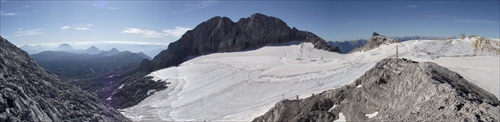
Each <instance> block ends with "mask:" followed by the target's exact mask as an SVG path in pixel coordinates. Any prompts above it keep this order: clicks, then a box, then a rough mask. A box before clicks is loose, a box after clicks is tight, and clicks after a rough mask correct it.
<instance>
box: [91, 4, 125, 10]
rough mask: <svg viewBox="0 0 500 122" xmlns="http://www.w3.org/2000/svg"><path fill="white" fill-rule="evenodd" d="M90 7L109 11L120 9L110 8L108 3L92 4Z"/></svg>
mask: <svg viewBox="0 0 500 122" xmlns="http://www.w3.org/2000/svg"><path fill="white" fill-rule="evenodd" d="M90 5H92V6H94V7H97V8H104V9H108V10H116V9H118V8H117V7H113V6H108V5H107V4H106V3H96V4H90Z"/></svg>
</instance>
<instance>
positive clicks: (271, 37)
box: [143, 13, 338, 70]
mask: <svg viewBox="0 0 500 122" xmlns="http://www.w3.org/2000/svg"><path fill="white" fill-rule="evenodd" d="M290 41H303V42H310V43H313V45H314V48H317V49H323V50H327V51H332V52H334V51H336V52H338V48H336V47H330V46H328V45H327V43H326V41H325V40H324V39H322V38H320V37H318V36H317V35H315V34H313V33H311V32H307V31H300V30H298V29H296V28H294V29H292V28H290V27H289V26H288V25H287V24H286V23H285V22H284V21H283V20H281V19H279V18H276V17H271V16H267V15H264V14H261V13H256V14H253V15H252V16H251V17H247V18H241V19H240V20H239V21H238V22H236V23H234V22H232V21H231V20H230V19H229V18H227V17H220V16H216V17H213V18H210V19H209V20H207V21H205V22H203V23H201V24H199V25H197V26H196V27H195V28H194V29H193V30H190V31H188V32H186V33H185V34H184V35H182V37H181V38H180V39H179V40H177V41H175V42H173V43H170V44H169V46H168V48H167V50H165V51H162V52H161V53H160V54H158V55H157V56H156V57H155V58H154V59H153V63H152V64H153V65H154V66H152V67H150V66H148V67H150V68H143V69H154V70H156V69H161V68H165V67H169V66H175V65H179V64H180V63H182V62H183V61H184V60H185V59H186V57H190V56H199V55H205V54H210V53H216V52H233V51H242V50H249V49H257V48H259V47H262V46H265V45H269V44H279V43H286V42H290ZM161 60H168V61H161ZM143 67H144V66H143Z"/></svg>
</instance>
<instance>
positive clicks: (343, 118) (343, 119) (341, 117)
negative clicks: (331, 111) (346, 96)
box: [333, 112, 347, 122]
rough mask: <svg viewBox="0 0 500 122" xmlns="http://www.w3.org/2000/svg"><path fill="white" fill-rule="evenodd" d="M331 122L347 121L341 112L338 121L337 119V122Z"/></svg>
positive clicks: (335, 121)
mask: <svg viewBox="0 0 500 122" xmlns="http://www.w3.org/2000/svg"><path fill="white" fill-rule="evenodd" d="M333 121H334V122H345V121H347V120H346V119H345V116H344V114H343V113H342V112H340V113H339V119H337V120H333Z"/></svg>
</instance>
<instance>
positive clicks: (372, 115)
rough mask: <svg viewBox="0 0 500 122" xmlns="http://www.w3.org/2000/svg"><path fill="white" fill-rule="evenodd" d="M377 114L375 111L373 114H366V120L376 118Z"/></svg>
mask: <svg viewBox="0 0 500 122" xmlns="http://www.w3.org/2000/svg"><path fill="white" fill-rule="evenodd" d="M377 114H378V111H375V112H374V113H371V114H366V115H365V116H367V117H368V118H372V117H375V116H377Z"/></svg>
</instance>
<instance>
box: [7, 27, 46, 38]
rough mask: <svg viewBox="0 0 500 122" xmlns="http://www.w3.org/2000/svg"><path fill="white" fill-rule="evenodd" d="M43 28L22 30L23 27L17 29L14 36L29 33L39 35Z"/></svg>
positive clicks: (29, 34)
mask: <svg viewBox="0 0 500 122" xmlns="http://www.w3.org/2000/svg"><path fill="white" fill-rule="evenodd" d="M42 30H43V29H30V30H24V29H20V30H19V29H18V31H17V32H16V34H15V35H14V36H16V37H20V36H31V35H40V34H44V32H42Z"/></svg>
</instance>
